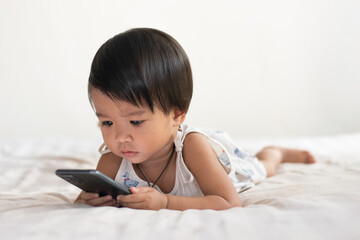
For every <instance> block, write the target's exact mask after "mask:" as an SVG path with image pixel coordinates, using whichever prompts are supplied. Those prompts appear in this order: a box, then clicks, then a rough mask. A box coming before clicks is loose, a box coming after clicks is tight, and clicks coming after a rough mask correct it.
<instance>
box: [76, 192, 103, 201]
mask: <svg viewBox="0 0 360 240" xmlns="http://www.w3.org/2000/svg"><path fill="white" fill-rule="evenodd" d="M98 197H99V194H97V193H89V192H84V191H82V192H81V193H80V198H81V199H82V200H85V201H87V200H91V199H95V198H98Z"/></svg>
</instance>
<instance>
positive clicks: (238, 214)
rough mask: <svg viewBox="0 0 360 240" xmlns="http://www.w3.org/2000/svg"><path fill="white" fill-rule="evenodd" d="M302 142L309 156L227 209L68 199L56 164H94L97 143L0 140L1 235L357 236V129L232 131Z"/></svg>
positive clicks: (252, 147) (71, 191) (72, 190)
mask: <svg viewBox="0 0 360 240" xmlns="http://www.w3.org/2000/svg"><path fill="white" fill-rule="evenodd" d="M238 142H239V144H240V145H241V146H242V147H244V148H245V149H246V150H248V151H250V152H254V153H255V152H256V151H257V150H259V149H261V147H263V146H265V145H269V144H271V145H274V144H277V145H281V146H288V147H295V148H306V149H309V150H310V151H312V153H313V154H314V155H315V157H316V158H317V159H318V163H316V164H314V165H304V164H283V165H282V166H281V167H280V168H279V171H278V174H277V175H276V176H274V177H271V178H268V179H267V180H265V181H264V182H262V183H260V184H258V185H257V186H256V187H254V188H252V189H250V190H248V191H245V192H243V193H241V194H240V198H241V200H242V202H243V205H244V207H242V208H233V209H229V210H225V211H213V210H201V211H200V210H187V211H183V212H180V211H172V210H160V211H148V210H133V209H127V208H119V209H117V208H112V207H101V208H94V207H90V206H87V205H81V204H72V202H73V200H74V199H75V198H76V196H77V195H78V193H79V190H78V189H77V188H76V187H73V186H71V185H70V184H68V183H66V182H65V181H63V180H61V179H60V178H58V177H57V176H56V175H55V174H54V171H55V170H56V169H58V168H95V167H96V163H97V159H98V157H99V155H98V153H97V152H96V150H97V147H98V145H99V142H97V141H79V140H30V139H27V140H21V141H20V140H18V141H6V140H0V234H1V237H0V238H1V239H70V238H72V239H87V240H88V239H99V238H101V239H301V240H303V239H360V133H354V134H347V135H339V136H328V137H318V138H294V139H258V140H246V139H239V140H238Z"/></svg>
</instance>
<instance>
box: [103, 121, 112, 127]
mask: <svg viewBox="0 0 360 240" xmlns="http://www.w3.org/2000/svg"><path fill="white" fill-rule="evenodd" d="M111 125H113V122H112V121H104V122H102V123H101V126H111Z"/></svg>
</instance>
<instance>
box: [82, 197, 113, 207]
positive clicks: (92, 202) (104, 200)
mask: <svg viewBox="0 0 360 240" xmlns="http://www.w3.org/2000/svg"><path fill="white" fill-rule="evenodd" d="M112 200H113V198H112V196H110V195H107V196H104V197H99V198H95V199H91V200H88V201H86V203H87V204H89V205H92V206H102V205H103V204H106V203H108V202H112Z"/></svg>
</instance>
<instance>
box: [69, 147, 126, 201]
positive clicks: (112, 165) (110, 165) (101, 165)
mask: <svg viewBox="0 0 360 240" xmlns="http://www.w3.org/2000/svg"><path fill="white" fill-rule="evenodd" d="M121 160H122V159H121V158H120V157H118V156H115V155H114V154H113V153H107V154H104V155H102V156H101V157H100V159H99V162H98V165H97V167H96V169H97V170H99V171H100V172H102V173H104V174H105V175H107V176H108V177H110V178H111V179H115V176H116V173H117V170H118V169H119V166H120V164H121ZM75 203H85V204H88V205H92V206H96V207H100V206H114V207H118V206H119V204H118V203H117V201H116V200H114V199H113V198H112V196H110V195H108V196H103V197H99V194H97V193H89V192H84V191H82V192H81V193H80V194H79V196H78V197H77V199H76V200H75Z"/></svg>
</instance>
